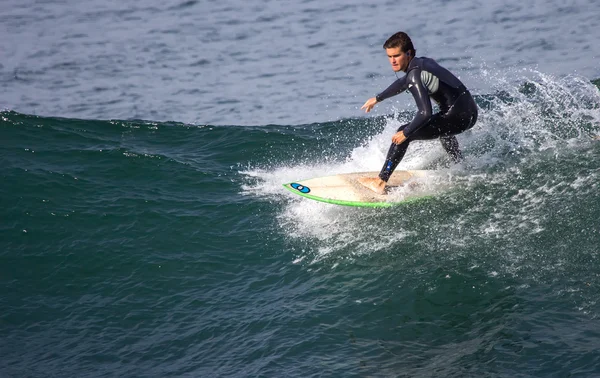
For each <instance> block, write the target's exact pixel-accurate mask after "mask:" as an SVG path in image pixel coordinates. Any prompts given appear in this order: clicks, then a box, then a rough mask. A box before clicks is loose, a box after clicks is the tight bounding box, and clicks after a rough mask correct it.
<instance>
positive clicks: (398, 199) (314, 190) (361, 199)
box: [283, 170, 432, 207]
mask: <svg viewBox="0 0 600 378" xmlns="http://www.w3.org/2000/svg"><path fill="white" fill-rule="evenodd" d="M430 172H431V171H424V170H412V171H395V172H394V173H393V174H392V176H391V177H390V179H389V181H388V185H387V194H377V193H375V192H373V191H372V190H370V189H368V188H366V187H364V186H363V185H361V184H360V183H359V182H358V181H357V179H358V178H360V177H377V175H378V174H379V172H357V173H344V174H338V175H333V176H325V177H317V178H311V179H307V180H301V181H295V182H290V183H287V184H283V186H284V187H285V188H286V189H287V190H289V191H290V192H292V193H294V194H297V195H300V196H302V197H305V198H309V199H312V200H315V201H321V202H327V203H331V204H335V205H345V206H357V207H390V206H395V205H399V204H402V203H407V202H413V201H417V200H422V199H426V198H431V197H432V195H431V193H427V192H425V191H412V190H410V189H409V190H403V191H402V193H394V191H395V189H396V188H399V187H402V188H410V182H411V181H413V180H414V179H417V178H420V177H425V176H427V175H428V174H429V173H430ZM407 185H408V186H407Z"/></svg>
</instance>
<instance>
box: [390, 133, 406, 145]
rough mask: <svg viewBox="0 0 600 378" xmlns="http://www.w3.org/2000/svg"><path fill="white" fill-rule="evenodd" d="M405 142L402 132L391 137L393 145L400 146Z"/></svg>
mask: <svg viewBox="0 0 600 378" xmlns="http://www.w3.org/2000/svg"><path fill="white" fill-rule="evenodd" d="M405 140H406V137H405V136H404V131H398V132H397V133H396V134H394V136H393V137H392V142H394V144H402V143H403V142H404V141H405Z"/></svg>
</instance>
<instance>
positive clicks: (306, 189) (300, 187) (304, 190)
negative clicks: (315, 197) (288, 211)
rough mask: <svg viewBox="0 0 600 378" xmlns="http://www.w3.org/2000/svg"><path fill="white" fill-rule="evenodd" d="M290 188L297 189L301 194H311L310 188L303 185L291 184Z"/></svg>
mask: <svg viewBox="0 0 600 378" xmlns="http://www.w3.org/2000/svg"><path fill="white" fill-rule="evenodd" d="M290 186H291V187H292V188H294V189H296V190H297V191H299V192H300V193H304V194H307V193H310V188H309V187H308V186H304V185H301V184H298V183H295V182H293V183H291V184H290Z"/></svg>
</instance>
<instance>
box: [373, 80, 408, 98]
mask: <svg viewBox="0 0 600 378" xmlns="http://www.w3.org/2000/svg"><path fill="white" fill-rule="evenodd" d="M407 85H408V84H407V82H406V76H404V77H401V78H400V79H398V80H396V81H394V82H393V83H392V85H390V86H389V87H387V89H386V90H384V91H383V92H381V93H380V94H378V95H377V96H375V98H376V99H377V101H378V102H381V101H383V100H385V99H386V98H390V97H392V96H395V95H397V94H399V93H402V92H404V91H405V90H406V89H407V88H408V86H407Z"/></svg>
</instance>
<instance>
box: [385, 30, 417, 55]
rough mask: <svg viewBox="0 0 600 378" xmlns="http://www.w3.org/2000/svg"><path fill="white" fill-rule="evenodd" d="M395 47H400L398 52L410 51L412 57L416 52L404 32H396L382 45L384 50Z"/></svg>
mask: <svg viewBox="0 0 600 378" xmlns="http://www.w3.org/2000/svg"><path fill="white" fill-rule="evenodd" d="M396 47H400V50H402V52H409V51H410V52H411V55H412V56H415V53H416V52H417V51H416V50H415V48H414V46H413V43H412V41H411V39H410V37H409V36H408V34H406V33H405V32H398V33H396V34H394V35H392V36H391V37H390V38H388V39H387V41H385V43H384V44H383V48H384V49H393V48H396Z"/></svg>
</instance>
